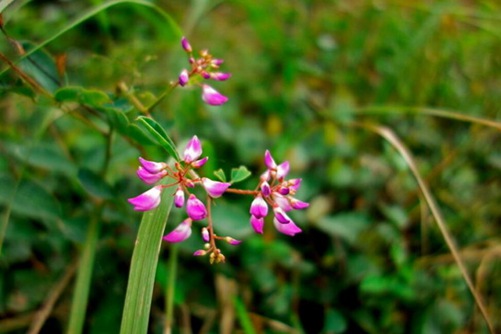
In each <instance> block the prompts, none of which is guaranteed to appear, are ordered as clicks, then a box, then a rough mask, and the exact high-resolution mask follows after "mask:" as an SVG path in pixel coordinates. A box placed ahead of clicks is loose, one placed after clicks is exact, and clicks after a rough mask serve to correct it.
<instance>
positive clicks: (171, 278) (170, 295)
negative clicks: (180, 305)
mask: <svg viewBox="0 0 501 334" xmlns="http://www.w3.org/2000/svg"><path fill="white" fill-rule="evenodd" d="M177 255H178V245H177V244H174V245H172V247H171V248H170V255H169V272H168V278H167V289H166V290H165V313H166V314H165V330H164V333H165V334H170V333H172V323H173V321H172V315H173V313H174V293H175V290H176V277H177V259H178V257H177Z"/></svg>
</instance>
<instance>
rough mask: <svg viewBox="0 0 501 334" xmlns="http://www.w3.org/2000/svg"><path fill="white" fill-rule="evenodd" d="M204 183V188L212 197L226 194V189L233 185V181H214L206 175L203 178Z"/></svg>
mask: <svg viewBox="0 0 501 334" xmlns="http://www.w3.org/2000/svg"><path fill="white" fill-rule="evenodd" d="M202 184H203V185H204V188H205V190H206V191H207V193H208V194H209V196H210V197H212V198H218V197H220V196H221V195H222V194H224V192H225V191H226V189H228V187H229V186H231V183H227V182H218V181H212V180H211V179H208V178H206V177H203V178H202Z"/></svg>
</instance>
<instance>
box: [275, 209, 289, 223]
mask: <svg viewBox="0 0 501 334" xmlns="http://www.w3.org/2000/svg"><path fill="white" fill-rule="evenodd" d="M273 211H274V214H275V219H276V220H277V221H278V222H279V223H281V224H289V223H291V222H292V219H290V218H289V216H287V214H286V213H285V210H284V209H282V208H281V207H280V206H276V207H274V208H273Z"/></svg>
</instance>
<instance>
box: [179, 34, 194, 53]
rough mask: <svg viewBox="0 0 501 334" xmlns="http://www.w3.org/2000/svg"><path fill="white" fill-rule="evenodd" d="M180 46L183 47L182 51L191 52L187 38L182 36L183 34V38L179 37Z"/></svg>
mask: <svg viewBox="0 0 501 334" xmlns="http://www.w3.org/2000/svg"><path fill="white" fill-rule="evenodd" d="M181 46H182V47H183V49H184V51H186V52H188V53H192V52H193V50H192V48H191V45H190V43H189V42H188V40H187V39H186V37H184V36H183V38H181Z"/></svg>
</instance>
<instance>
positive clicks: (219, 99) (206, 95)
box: [202, 85, 228, 106]
mask: <svg viewBox="0 0 501 334" xmlns="http://www.w3.org/2000/svg"><path fill="white" fill-rule="evenodd" d="M202 100H203V101H204V102H205V103H207V104H210V105H211V106H219V105H222V104H225V103H226V102H228V98H227V97H226V96H224V95H223V94H221V93H219V92H218V91H217V90H215V89H214V88H212V87H211V86H209V85H202Z"/></svg>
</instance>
